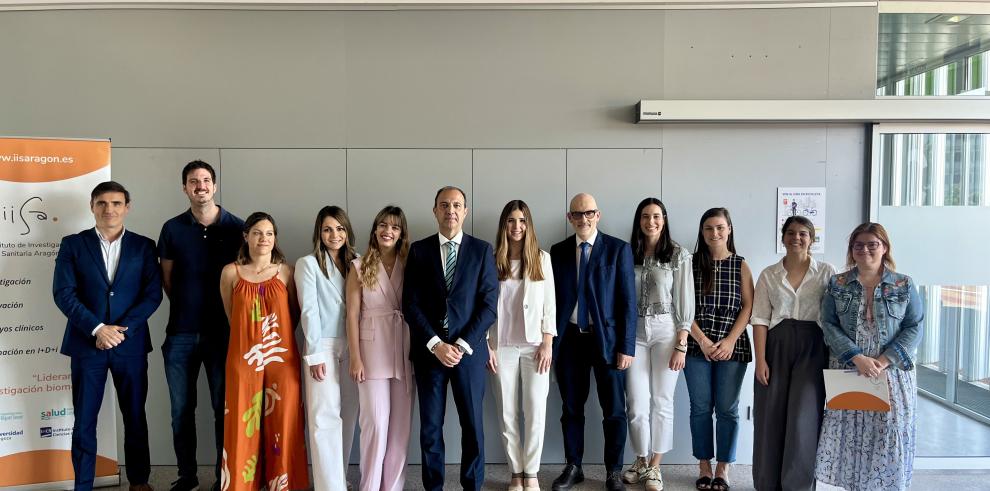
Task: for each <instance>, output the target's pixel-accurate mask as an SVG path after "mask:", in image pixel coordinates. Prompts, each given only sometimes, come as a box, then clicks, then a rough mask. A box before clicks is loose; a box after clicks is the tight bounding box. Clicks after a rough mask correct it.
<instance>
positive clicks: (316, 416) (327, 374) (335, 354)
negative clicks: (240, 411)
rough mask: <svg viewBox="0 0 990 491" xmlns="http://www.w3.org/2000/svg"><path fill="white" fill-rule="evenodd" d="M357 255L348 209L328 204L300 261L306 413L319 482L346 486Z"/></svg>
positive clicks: (353, 419)
mask: <svg viewBox="0 0 990 491" xmlns="http://www.w3.org/2000/svg"><path fill="white" fill-rule="evenodd" d="M355 257H357V254H356V253H355V252H354V233H353V231H352V230H351V222H350V220H348V218H347V213H346V212H344V210H342V209H341V208H339V207H337V206H324V207H323V208H322V209H321V210H320V212H319V213H318V214H317V216H316V224H315V226H314V229H313V253H312V254H310V255H308V256H304V257H302V258H300V259H299V261H297V262H296V272H295V282H296V290H297V291H298V296H299V308H300V310H301V315H300V317H301V318H300V324H301V325H302V331H303V334H304V335H305V338H306V345H305V350H306V352H305V354H304V356H303V360H304V361H305V363H306V365H307V366H309V377H303V378H304V379H305V381H306V416H307V418H306V419H307V422H308V424H309V448H310V452H311V455H312V462H313V486H314V489H317V490H320V491H324V490H326V491H345V490H346V489H347V480H346V477H345V476H346V471H347V464H348V461H349V459H350V456H351V443H352V442H353V441H354V428H355V426H356V424H357V415H358V397H357V395H358V394H357V385H355V383H354V380H352V379H351V377H350V376H349V374H348V369H349V367H350V357H349V356H348V354H347V353H348V351H347V331H346V329H345V326H344V314H345V312H346V309H345V308H344V298H345V296H344V280H345V279H346V278H347V272H348V270H349V269H350V267H351V261H352V260H353V259H354V258H355Z"/></svg>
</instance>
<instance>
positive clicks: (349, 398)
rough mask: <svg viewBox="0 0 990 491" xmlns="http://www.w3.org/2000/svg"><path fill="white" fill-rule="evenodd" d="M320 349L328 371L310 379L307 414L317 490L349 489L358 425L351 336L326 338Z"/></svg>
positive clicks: (307, 388)
mask: <svg viewBox="0 0 990 491" xmlns="http://www.w3.org/2000/svg"><path fill="white" fill-rule="evenodd" d="M320 350H321V351H323V352H325V353H326V354H327V356H326V360H327V374H326V378H324V379H323V381H322V382H317V381H316V380H314V379H313V377H312V376H311V375H310V374H309V370H308V369H307V370H306V373H304V374H303V378H304V379H305V380H306V415H307V418H306V419H307V420H308V422H309V448H310V453H311V456H312V460H313V489H314V490H316V491H345V490H346V489H347V482H346V479H345V477H344V476H345V475H346V474H345V471H346V470H347V463H348V461H349V460H350V457H351V443H352V442H354V428H355V426H356V424H357V415H358V395H357V385H356V384H355V383H354V379H352V378H351V375H350V357H349V356H348V354H347V338H323V339H321V340H320Z"/></svg>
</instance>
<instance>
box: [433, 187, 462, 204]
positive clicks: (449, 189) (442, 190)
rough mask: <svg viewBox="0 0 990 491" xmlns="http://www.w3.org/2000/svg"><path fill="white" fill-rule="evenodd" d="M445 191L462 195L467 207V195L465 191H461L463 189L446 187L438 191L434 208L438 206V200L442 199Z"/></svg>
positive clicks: (434, 199) (434, 200) (434, 198)
mask: <svg viewBox="0 0 990 491" xmlns="http://www.w3.org/2000/svg"><path fill="white" fill-rule="evenodd" d="M444 191H457V192H458V193H461V197H463V198H464V206H465V207H467V193H465V192H464V190H463V189H461V188H459V187H457V186H444V187H442V188H440V189H438V190H437V195H436V196H434V197H433V206H434V207H436V206H437V200H438V199H440V194H441V193H443V192H444Z"/></svg>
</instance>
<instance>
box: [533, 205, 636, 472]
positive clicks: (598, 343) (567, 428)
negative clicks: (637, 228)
mask: <svg viewBox="0 0 990 491" xmlns="http://www.w3.org/2000/svg"><path fill="white" fill-rule="evenodd" d="M600 218H601V212H600V211H599V210H598V204H597V203H596V202H595V198H594V197H593V196H591V195H590V194H586V193H581V194H578V195H576V196H574V198H573V199H572V200H571V203H570V208H569V211H568V212H567V220H568V221H569V222H570V224H571V227H572V228H573V229H574V235H572V236H570V237H568V238H566V239H564V240H563V241H561V242H559V243H557V244H556V245H554V246H553V247H552V248H551V249H550V258H551V262H552V264H553V275H554V278H555V279H556V283H557V284H556V299H557V326H558V336H557V338H556V343H555V350H554V351H555V354H554V359H556V360H557V363H556V371H557V382H558V386H559V387H560V397H561V399H562V400H563V414H562V415H561V418H560V423H561V426H562V428H563V433H564V456H565V458H566V460H567V465H566V466H565V467H564V471H563V472H562V473H561V475H560V477H558V478H557V479H556V480H555V481H554V482H553V489H554V490H567V489H571V488H572V487H574V486H575V485H576V484H578V483H580V482H582V481H583V480H584V472H583V471H582V469H581V463H582V460H583V458H584V405H585V402H586V401H587V400H588V393H589V392H590V390H591V373H592V372H594V374H595V384H596V386H597V389H598V402H599V404H600V405H601V408H602V416H603V420H602V427H603V430H604V433H605V442H604V444H605V445H604V453H605V467H606V471H607V473H608V474H607V479H606V481H605V489H608V490H622V489H625V485H624V484H623V483H622V478H621V473H620V471H621V468H622V462H623V458H622V454H623V450H624V449H625V446H626V396H625V394H626V372H625V370H626V369H627V368H629V366H630V365H631V364H632V359H633V355H634V353H635V352H636V351H635V350H636V297H635V294H634V293H633V292H634V288H635V281H634V277H633V256H632V249H631V248H630V247H629V244H628V243H626V242H624V241H622V240H621V239H618V238H615V237H612V236H610V235H606V234H604V233H601V232H599V231H598V220H599V219H600Z"/></svg>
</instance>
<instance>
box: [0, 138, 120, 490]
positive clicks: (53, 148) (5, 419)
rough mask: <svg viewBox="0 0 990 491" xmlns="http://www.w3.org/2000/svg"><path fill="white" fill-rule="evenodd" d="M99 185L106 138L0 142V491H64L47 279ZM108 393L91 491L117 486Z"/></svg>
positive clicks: (65, 392)
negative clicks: (62, 244) (94, 487)
mask: <svg viewBox="0 0 990 491" xmlns="http://www.w3.org/2000/svg"><path fill="white" fill-rule="evenodd" d="M108 180H110V142H109V141H108V140H98V141H97V140H55V139H35V138H0V488H4V489H10V488H11V487H13V488H14V489H72V479H73V473H72V461H71V459H70V457H69V449H70V447H71V438H72V422H73V416H72V381H71V378H70V372H69V358H68V357H66V356H63V355H61V354H60V353H59V347H60V346H61V343H62V334H63V333H64V331H65V322H66V321H65V316H64V315H62V312H60V311H59V310H58V308H57V307H56V306H55V303H54V301H53V300H52V273H53V271H54V269H55V256H56V255H57V254H58V248H59V243H60V241H61V239H62V237H63V236H65V235H69V234H73V233H76V232H79V231H80V230H83V229H86V228H91V227H93V225H94V219H93V213H92V212H91V211H90V208H89V193H90V191H92V189H93V188H94V187H95V186H96V185H97V184H99V183H100V182H103V181H108ZM112 387H113V384H107V392H106V395H105V396H104V400H103V410H102V411H100V419H99V423H98V426H97V440H98V442H99V446H98V449H97V454H98V455H97V459H96V485H107V484H115V483H117V482H119V477H118V471H117V437H116V428H115V425H116V418H115V417H114V415H115V413H116V411H115V410H114V408H115V407H116V406H117V404H116V401H115V397H114V394H113V391H112Z"/></svg>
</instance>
